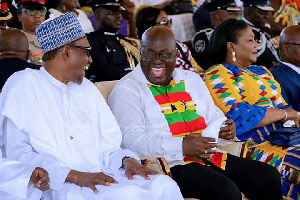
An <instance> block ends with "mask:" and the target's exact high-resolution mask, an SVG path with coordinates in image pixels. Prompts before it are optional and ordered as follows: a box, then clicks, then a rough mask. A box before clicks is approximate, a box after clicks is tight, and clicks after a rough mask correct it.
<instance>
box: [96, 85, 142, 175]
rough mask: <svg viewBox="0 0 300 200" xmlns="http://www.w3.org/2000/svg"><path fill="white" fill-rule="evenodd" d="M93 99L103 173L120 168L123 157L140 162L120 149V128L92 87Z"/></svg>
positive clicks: (126, 150) (136, 157)
mask: <svg viewBox="0 0 300 200" xmlns="http://www.w3.org/2000/svg"><path fill="white" fill-rule="evenodd" d="M93 98H94V99H95V100H97V102H96V105H95V106H96V109H97V114H96V115H97V116H98V117H97V119H98V122H99V123H97V125H98V126H97V127H98V131H99V132H100V133H99V134H100V137H99V140H100V141H99V142H100V145H99V146H100V148H101V152H102V156H103V164H102V167H101V169H102V170H103V171H105V172H108V171H111V170H112V171H116V170H118V169H120V167H121V166H122V159H123V158H124V157H125V156H129V157H132V158H134V159H136V160H137V161H140V159H139V157H138V156H137V155H136V154H135V153H133V152H132V151H130V150H128V149H121V142H122V133H121V130H120V127H119V125H118V123H117V121H116V119H115V117H114V115H113V114H112V112H111V110H110V108H109V106H108V105H107V103H106V101H105V100H104V98H103V96H102V95H101V94H100V92H99V90H98V89H97V88H96V87H95V86H94V92H93ZM103 165H104V166H103Z"/></svg>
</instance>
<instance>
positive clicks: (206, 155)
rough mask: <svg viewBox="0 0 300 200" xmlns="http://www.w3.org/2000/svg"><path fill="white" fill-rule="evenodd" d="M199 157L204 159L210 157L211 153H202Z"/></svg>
mask: <svg viewBox="0 0 300 200" xmlns="http://www.w3.org/2000/svg"><path fill="white" fill-rule="evenodd" d="M199 157H200V158H202V159H209V158H210V155H208V154H200V155H199Z"/></svg>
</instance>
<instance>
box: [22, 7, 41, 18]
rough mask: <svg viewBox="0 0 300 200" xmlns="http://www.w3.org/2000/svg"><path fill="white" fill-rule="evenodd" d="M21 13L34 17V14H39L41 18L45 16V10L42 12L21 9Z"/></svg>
mask: <svg viewBox="0 0 300 200" xmlns="http://www.w3.org/2000/svg"><path fill="white" fill-rule="evenodd" d="M22 12H26V13H27V14H28V15H30V16H35V15H36V14H39V15H41V16H45V15H46V13H47V10H46V9H43V10H30V9H25V8H23V10H22Z"/></svg>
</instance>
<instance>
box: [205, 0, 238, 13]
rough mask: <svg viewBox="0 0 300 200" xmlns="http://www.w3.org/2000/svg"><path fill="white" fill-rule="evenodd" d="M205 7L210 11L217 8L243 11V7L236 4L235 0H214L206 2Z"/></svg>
mask: <svg viewBox="0 0 300 200" xmlns="http://www.w3.org/2000/svg"><path fill="white" fill-rule="evenodd" d="M204 8H205V9H207V10H208V11H209V12H212V11H215V10H227V11H233V12H239V11H241V9H240V8H239V7H237V6H236V3H235V1H234V0H213V1H211V2H210V3H208V4H206V5H205V6H204Z"/></svg>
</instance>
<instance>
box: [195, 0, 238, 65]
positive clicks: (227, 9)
mask: <svg viewBox="0 0 300 200" xmlns="http://www.w3.org/2000/svg"><path fill="white" fill-rule="evenodd" d="M203 8H204V9H206V10H208V11H209V15H210V19H211V24H212V27H211V28H206V29H203V30H200V31H199V32H197V33H196V34H195V35H194V37H193V39H192V41H191V43H192V48H190V49H192V55H193V57H194V58H195V60H196V61H197V63H198V64H199V65H200V66H201V67H202V68H203V69H208V68H209V67H210V63H209V61H208V60H209V59H208V57H209V41H210V36H211V34H212V33H213V31H214V28H215V27H217V26H218V25H219V24H221V23H222V22H224V21H226V20H227V19H232V18H235V19H236V17H237V12H240V11H241V9H240V8H239V7H237V6H236V3H235V1H234V0H215V1H211V2H210V3H206V4H205V6H204V7H203Z"/></svg>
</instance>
